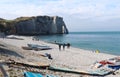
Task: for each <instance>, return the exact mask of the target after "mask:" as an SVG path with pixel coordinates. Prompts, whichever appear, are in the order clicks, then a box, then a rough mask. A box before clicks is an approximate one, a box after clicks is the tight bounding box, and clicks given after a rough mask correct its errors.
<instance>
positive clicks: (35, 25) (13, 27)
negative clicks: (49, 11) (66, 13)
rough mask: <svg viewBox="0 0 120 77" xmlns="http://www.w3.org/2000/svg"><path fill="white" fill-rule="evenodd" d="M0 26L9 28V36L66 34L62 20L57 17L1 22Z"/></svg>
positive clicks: (66, 30) (37, 17)
mask: <svg viewBox="0 0 120 77" xmlns="http://www.w3.org/2000/svg"><path fill="white" fill-rule="evenodd" d="M3 23H4V24H3ZM0 24H2V25H3V26H4V27H6V28H8V27H9V30H7V31H9V33H10V34H19V35H40V34H67V33H68V29H67V28H66V25H65V23H64V21H63V18H62V17H58V16H54V17H49V16H36V17H20V18H17V19H15V20H12V21H7V20H6V21H5V20H4V21H3V20H1V22H0Z"/></svg>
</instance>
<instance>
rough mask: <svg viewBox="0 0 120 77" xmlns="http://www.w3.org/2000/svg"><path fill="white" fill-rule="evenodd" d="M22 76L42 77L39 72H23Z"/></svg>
mask: <svg viewBox="0 0 120 77" xmlns="http://www.w3.org/2000/svg"><path fill="white" fill-rule="evenodd" d="M24 77H44V76H43V75H42V74H40V73H33V72H24Z"/></svg>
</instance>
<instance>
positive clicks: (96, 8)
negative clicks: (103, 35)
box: [0, 0, 120, 30]
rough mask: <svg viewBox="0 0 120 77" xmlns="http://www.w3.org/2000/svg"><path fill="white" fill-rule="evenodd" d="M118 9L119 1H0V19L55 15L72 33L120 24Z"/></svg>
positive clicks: (119, 10)
mask: <svg viewBox="0 0 120 77" xmlns="http://www.w3.org/2000/svg"><path fill="white" fill-rule="evenodd" d="M119 7H120V0H1V1H0V17H2V18H7V19H14V18H16V17H20V16H36V15H52V16H55V15H58V16H62V17H64V20H65V22H66V24H67V25H68V27H69V28H70V29H71V30H73V29H74V28H75V29H74V30H76V29H78V30H85V29H86V30H88V29H89V28H90V26H91V27H92V28H93V30H94V28H96V27H97V26H101V25H103V26H106V24H107V25H108V24H109V25H111V24H112V25H113V24H115V25H117V24H120V23H119V22H118V20H119V19H120V9H119ZM116 19H117V20H116ZM111 20H112V22H111ZM115 20H116V22H115ZM109 21H110V22H109ZM101 23H103V24H101ZM116 23H117V24H116ZM112 25H111V26H112ZM73 26H74V28H73ZM78 26H79V27H80V28H78ZM103 26H102V28H103ZM113 26H114V25H113ZM92 28H90V29H92ZM102 28H101V29H102ZM105 28H107V26H106V27H105ZM113 28H114V27H113ZM99 29H100V28H99ZM117 29H118V28H117ZM96 30H98V29H96Z"/></svg>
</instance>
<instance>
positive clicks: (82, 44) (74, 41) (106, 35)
mask: <svg viewBox="0 0 120 77" xmlns="http://www.w3.org/2000/svg"><path fill="white" fill-rule="evenodd" d="M38 37H39V38H40V39H42V40H44V41H48V42H54V41H57V42H63V43H64V42H65V43H68V42H69V43H71V45H72V46H73V47H77V48H81V49H87V50H92V51H94V50H97V49H98V50H99V51H100V52H102V53H108V54H114V55H120V32H70V33H69V34H64V35H44V36H38Z"/></svg>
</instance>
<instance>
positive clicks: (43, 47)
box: [27, 44, 52, 50]
mask: <svg viewBox="0 0 120 77" xmlns="http://www.w3.org/2000/svg"><path fill="white" fill-rule="evenodd" d="M27 45H28V47H30V48H32V49H34V50H49V49H52V48H51V47H49V46H44V45H38V44H27Z"/></svg>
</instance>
